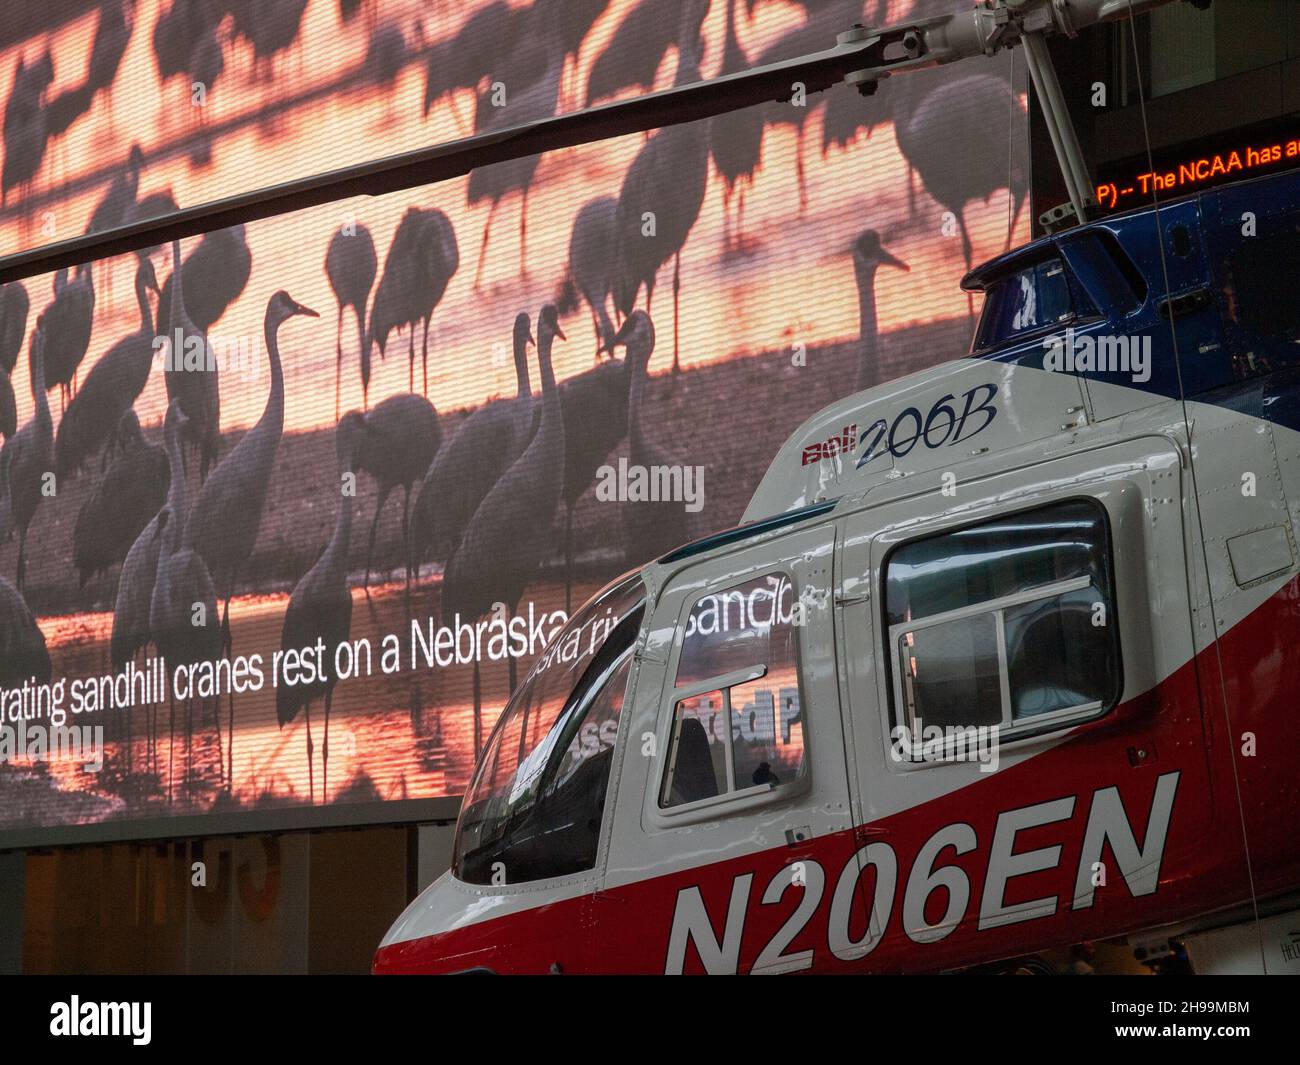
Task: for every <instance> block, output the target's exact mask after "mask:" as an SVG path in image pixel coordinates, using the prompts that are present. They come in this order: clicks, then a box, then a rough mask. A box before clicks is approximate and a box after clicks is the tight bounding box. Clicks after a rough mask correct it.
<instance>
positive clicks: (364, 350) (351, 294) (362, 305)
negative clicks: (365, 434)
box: [325, 223, 414, 421]
mask: <svg viewBox="0 0 1300 1065" xmlns="http://www.w3.org/2000/svg"><path fill="white" fill-rule="evenodd" d="M377 265H378V260H377V258H376V256H375V241H374V238H373V237H371V235H370V230H369V229H367V228H366V227H365V226H363V225H360V224H359V223H353V224H346V225H342V226H339V228H338V229H337V230H336V231H335V232H334V235H333V236H332V237H330V243H329V247H328V248H327V249H326V251H325V275H326V276H327V277H328V278H329V282H330V289H331V290H332V291H333V293H334V299H335V301H336V302H337V303H338V308H339V319H338V327H337V328H336V329H335V331H334V345H335V354H336V356H337V357H336V360H335V363H334V420H335V421H338V417H339V397H340V394H341V392H342V388H343V310H344V308H345V307H351V308H352V313H353V314H354V315H355V316H356V319H357V349H358V352H359V354H360V359H361V396H362V408H363V409H369V406H370V399H369V397H370V345H369V344H367V343H366V302H367V301H368V300H369V299H370V289H371V288H372V287H373V286H374V284H375V268H376V266H377ZM412 373H414V363H412Z"/></svg>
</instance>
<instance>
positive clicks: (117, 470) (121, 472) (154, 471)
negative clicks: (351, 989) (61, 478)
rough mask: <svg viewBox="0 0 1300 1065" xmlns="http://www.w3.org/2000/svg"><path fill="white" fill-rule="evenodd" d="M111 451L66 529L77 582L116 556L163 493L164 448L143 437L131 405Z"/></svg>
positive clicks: (83, 583)
mask: <svg viewBox="0 0 1300 1065" xmlns="http://www.w3.org/2000/svg"><path fill="white" fill-rule="evenodd" d="M116 448H117V457H116V458H115V459H114V460H113V464H112V465H111V466H109V467H108V471H107V472H106V473H105V474H104V476H103V478H102V479H101V480H100V482H99V484H97V485H96V486H95V490H94V492H93V493H91V496H90V498H89V499H87V500H86V501H85V502H84V503H83V504H82V505H81V509H80V510H79V511H78V512H77V521H76V524H75V525H74V526H73V529H72V564H73V565H74V566H76V567H77V573H78V576H79V584H80V587H82V588H84V587H85V586H86V582H87V581H89V580H90V579H91V578H92V577H94V576H95V575H97V574H99V573H103V572H104V571H106V570H108V569H109V568H111V567H112V566H115V565H117V564H118V563H119V562H122V561H123V560H124V559H125V558H126V556H127V553H128V552H129V551H130V549H131V546H132V545H133V544H134V543H135V540H136V537H138V536H139V535H140V533H141V532H143V531H144V528H145V526H146V525H148V524H149V522H150V521H151V520H152V518H153V517H154V515H155V514H157V513H158V511H159V509H160V508H161V507H162V506H163V505H164V504H165V502H166V499H167V488H168V485H169V483H170V476H171V474H170V469H169V465H168V462H167V452H166V451H165V450H164V449H163V448H160V447H157V446H155V445H153V444H149V443H147V442H146V441H145V438H144V434H143V433H141V432H140V419H139V418H137V417H136V414H135V411H133V410H128V411H127V412H126V413H125V414H123V415H122V419H121V421H120V422H119V424H118V427H117V439H116Z"/></svg>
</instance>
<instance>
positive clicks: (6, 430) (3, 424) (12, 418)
mask: <svg viewBox="0 0 1300 1065" xmlns="http://www.w3.org/2000/svg"><path fill="white" fill-rule="evenodd" d="M17 431H18V397H17V396H15V395H14V385H13V382H12V381H10V380H9V371H8V370H6V369H4V367H0V436H2V437H4V438H5V439H6V440H8V439H9V437H11V436H13V435H14V433H16V432H17Z"/></svg>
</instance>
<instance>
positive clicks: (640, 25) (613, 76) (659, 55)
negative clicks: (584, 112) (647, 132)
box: [586, 0, 684, 107]
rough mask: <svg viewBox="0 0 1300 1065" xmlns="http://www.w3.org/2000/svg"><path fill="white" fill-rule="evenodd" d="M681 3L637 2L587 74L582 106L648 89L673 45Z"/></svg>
mask: <svg viewBox="0 0 1300 1065" xmlns="http://www.w3.org/2000/svg"><path fill="white" fill-rule="evenodd" d="M683 2H684V0H639V3H637V5H636V6H635V7H633V8H632V10H631V11H629V12H628V13H627V15H626V16H625V17H624V18H623V21H622V22H620V23H619V24H618V28H617V29H616V30H615V31H614V36H613V37H611V38H610V41H609V43H608V44H607V45H605V48H604V49H603V50H602V51H601V53H600V55H598V56H596V59H595V62H593V63H592V65H591V73H590V74H588V75H587V100H586V106H587V107H590V106H591V105H592V104H594V103H599V102H600V101H601V100H604V99H607V98H609V97H611V96H616V95H618V94H619V93H620V92H623V91H624V90H625V89H650V88H652V87H653V86H654V81H655V74H656V72H657V71H658V70H659V64H660V63H662V62H663V59H664V56H665V55H666V54H667V52H668V49H669V48H671V47H672V46H673V45H674V44H677V43H678V41H677V34H678V30H679V28H680V26H681V15H682V4H683Z"/></svg>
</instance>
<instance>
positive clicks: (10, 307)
mask: <svg viewBox="0 0 1300 1065" xmlns="http://www.w3.org/2000/svg"><path fill="white" fill-rule="evenodd" d="M30 309H31V301H30V300H29V299H28V298H27V289H25V288H24V287H23V285H22V283H21V282H18V281H11V282H10V283H9V284H7V285H0V436H3V437H4V438H5V439H6V440H7V439H8V438H9V437H11V436H13V435H14V433H15V432H16V431H17V429H18V401H17V398H16V397H15V396H14V385H13V380H12V377H13V372H14V367H15V366H16V365H17V363H18V353H19V352H20V351H21V350H22V347H23V337H24V336H25V335H26V333H27V312H28V311H29V310H30Z"/></svg>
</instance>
